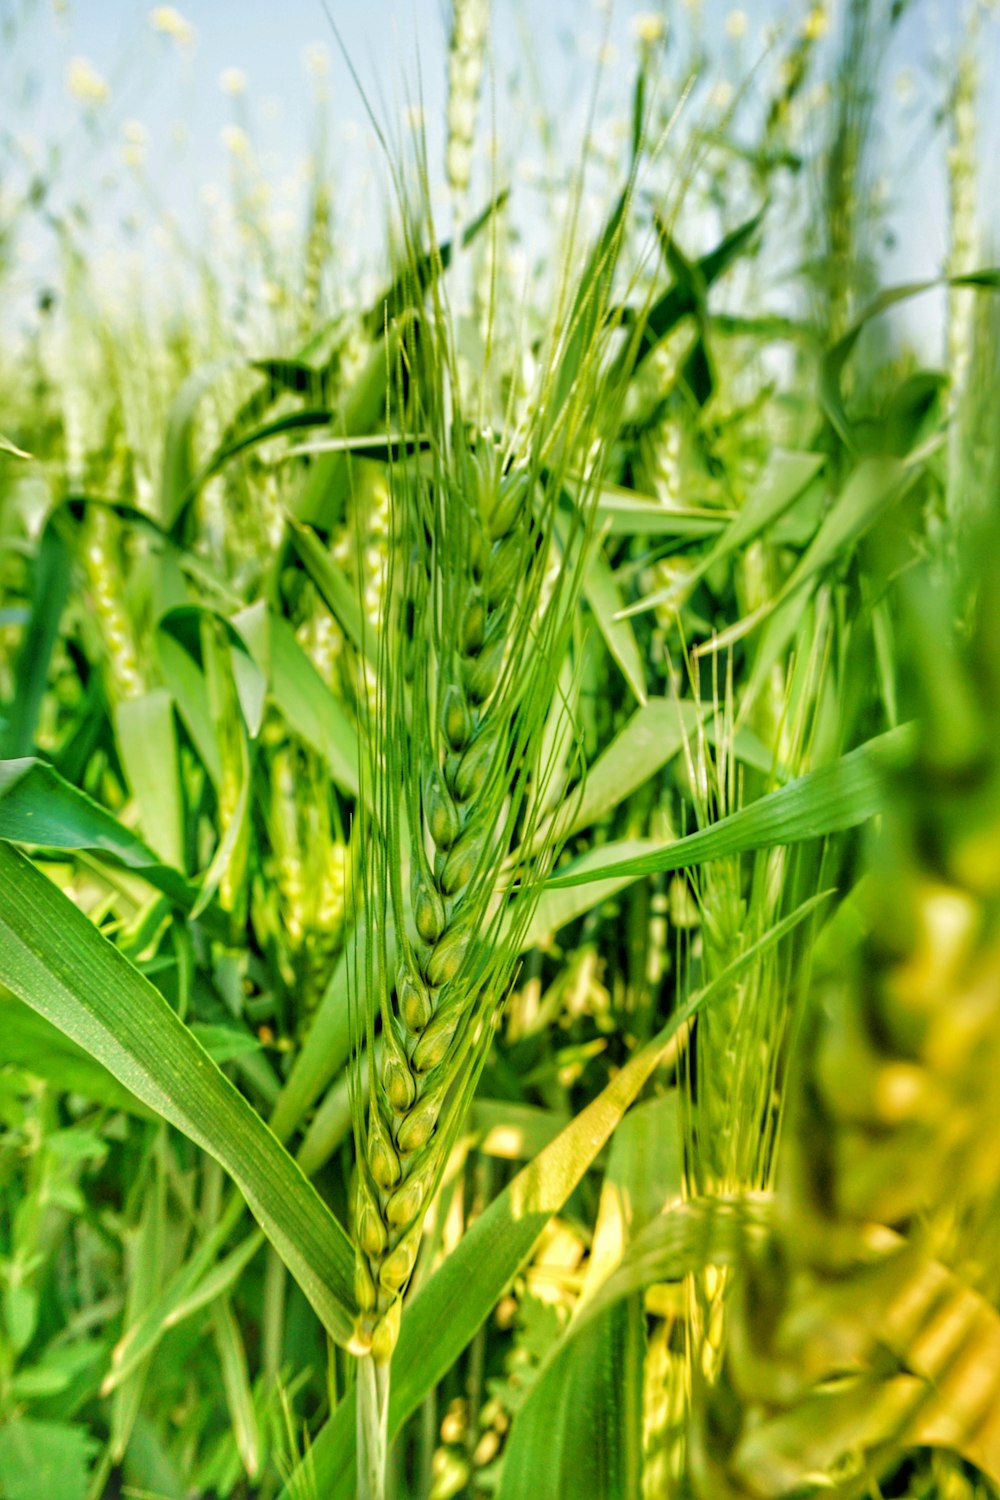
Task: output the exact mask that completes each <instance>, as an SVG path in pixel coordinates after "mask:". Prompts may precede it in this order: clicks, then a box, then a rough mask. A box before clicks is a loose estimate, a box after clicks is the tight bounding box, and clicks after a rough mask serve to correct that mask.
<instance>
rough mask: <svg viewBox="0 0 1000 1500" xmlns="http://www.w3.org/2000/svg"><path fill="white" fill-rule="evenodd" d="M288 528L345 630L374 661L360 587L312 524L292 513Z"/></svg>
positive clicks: (323, 595)
mask: <svg viewBox="0 0 1000 1500" xmlns="http://www.w3.org/2000/svg"><path fill="white" fill-rule="evenodd" d="M288 530H289V535H290V537H291V539H292V546H293V547H294V548H295V550H296V552H297V553H298V554H299V557H300V558H301V559H302V563H303V566H304V567H305V570H306V572H307V573H308V574H309V577H310V578H311V579H312V581H313V583H314V584H315V585H316V587H317V589H318V590H319V592H320V594H321V595H322V597H323V600H324V602H325V604H326V605H327V607H328V608H329V609H330V610H331V611H332V613H333V615H334V617H335V618H336V620H337V622H338V623H339V625H340V626H341V629H342V630H343V631H344V634H345V635H346V636H347V638H348V640H349V641H351V642H352V644H353V645H354V646H356V647H357V649H358V650H359V651H361V652H362V653H363V654H364V655H365V656H367V657H368V659H369V661H374V657H375V649H374V648H375V641H374V639H373V632H372V630H371V628H370V627H369V628H368V629H365V628H364V627H363V625H362V618H361V609H360V607H359V605H358V596H357V590H356V589H355V587H354V586H353V584H352V583H351V582H350V580H349V579H348V578H347V577H346V575H345V574H344V572H343V570H342V569H341V568H339V567H338V566H337V564H336V563H335V562H334V560H333V558H332V557H331V556H330V553H329V552H328V551H327V549H326V548H325V547H324V546H323V544H322V542H321V541H320V539H319V537H318V536H317V535H316V533H315V531H313V529H312V527H311V526H303V525H302V524H301V522H299V521H296V520H295V518H294V517H293V516H290V517H289V518H288Z"/></svg>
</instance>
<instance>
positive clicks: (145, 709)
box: [115, 688, 184, 870]
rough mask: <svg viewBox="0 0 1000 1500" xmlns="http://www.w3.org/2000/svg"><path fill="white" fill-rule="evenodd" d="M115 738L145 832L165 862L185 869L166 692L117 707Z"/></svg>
mask: <svg viewBox="0 0 1000 1500" xmlns="http://www.w3.org/2000/svg"><path fill="white" fill-rule="evenodd" d="M115 736H116V739H117V743H118V752H119V754H120V756H121V759H122V765H123V766H124V768H125V776H126V778H127V780H128V784H129V788H130V790H131V792H132V795H133V797H134V798H135V800H136V804H137V805H138V808H139V822H140V825H141V827H142V831H143V833H144V834H145V835H146V838H147V839H148V840H149V843H150V846H151V847H152V848H153V849H155V850H156V852H157V854H158V855H159V856H160V858H161V859H162V860H163V861H164V863H165V864H168V865H172V866H173V868H174V869H175V870H183V868H184V841H183V829H182V825H181V788H180V771H179V766H178V761H177V732H176V729H175V726H174V705H173V699H172V698H171V696H170V694H169V692H168V691H167V689H166V688H152V689H150V691H149V692H146V693H143V694H142V696H141V697H138V698H126V699H124V700H123V701H122V702H121V703H119V704H118V707H117V709H116V710H115Z"/></svg>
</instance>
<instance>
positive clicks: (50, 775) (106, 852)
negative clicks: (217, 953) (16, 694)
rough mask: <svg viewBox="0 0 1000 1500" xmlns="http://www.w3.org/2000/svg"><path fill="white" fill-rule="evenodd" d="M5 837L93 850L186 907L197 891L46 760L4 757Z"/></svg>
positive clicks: (1, 831)
mask: <svg viewBox="0 0 1000 1500" xmlns="http://www.w3.org/2000/svg"><path fill="white" fill-rule="evenodd" d="M0 839H9V840H10V841H11V842H12V843H16V844H31V845H36V846H39V847H41V848H45V849H88V850H91V851H92V852H93V853H95V854H100V855H102V856H104V857H106V858H109V859H112V860H115V861H116V862H117V863H119V864H122V865H124V866H125V867H126V868H127V869H129V870H134V871H135V872H136V874H137V875H141V876H142V878H143V880H147V881H148V882H149V884H150V885H152V886H155V887H156V889H157V890H159V891H162V892H163V894H164V895H165V896H168V897H169V898H170V900H171V901H172V902H173V903H174V905H176V906H177V907H179V908H180V909H181V910H182V911H190V909H191V907H192V905H193V903H194V900H195V894H196V893H195V890H194V888H193V887H192V886H190V885H189V884H188V882H187V881H186V880H185V879H184V877H183V875H180V874H178V872H177V871H176V870H172V869H168V868H167V866H166V865H164V864H161V862H160V860H159V859H158V858H157V856H156V855H155V854H154V853H153V851H152V849H150V848H148V847H147V846H146V845H145V844H144V843H143V841H142V840H141V839H140V838H139V837H138V835H136V834H134V833H132V832H131V831H130V830H129V829H128V828H126V827H125V826H124V825H123V824H122V823H119V821H118V819H117V818H115V817H113V816H112V814H111V813H109V812H107V811H106V810H105V809H104V808H103V807H101V806H100V805H99V804H98V803H96V802H94V801H92V800H91V798H90V797H88V796H87V795H86V793H85V792H80V791H77V789H76V787H73V786H70V784H69V782H68V781H65V780H64V779H63V777H61V776H60V775H59V773H58V771H55V770H53V768H52V767H51V766H48V765H46V764H45V762H44V761H40V760H33V759H31V758H27V759H24V760H7V761H0Z"/></svg>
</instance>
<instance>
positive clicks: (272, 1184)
mask: <svg viewBox="0 0 1000 1500" xmlns="http://www.w3.org/2000/svg"><path fill="white" fill-rule="evenodd" d="M0 982H2V983H4V984H5V985H6V986H7V987H8V988H9V989H10V990H12V991H13V993H14V994H15V995H18V996H19V997H20V998H21V999H22V1000H24V1001H25V1002H26V1003H27V1004H29V1005H30V1006H32V1007H33V1009H35V1010H37V1011H38V1012H39V1013H40V1014H41V1015H43V1016H45V1017H46V1019H47V1020H50V1021H52V1022H54V1023H55V1024H56V1025H58V1026H59V1027H60V1028H61V1029H62V1030H64V1031H66V1033H67V1034H68V1035H69V1036H71V1037H73V1039H74V1040H75V1041H78V1042H79V1043H80V1044H81V1045H82V1046H84V1047H86V1049H87V1050H88V1051H89V1052H90V1053H92V1055H93V1056H95V1057H96V1058H98V1060H99V1061H100V1062H102V1063H104V1065H105V1066H106V1067H107V1068H109V1070H110V1071H111V1072H112V1073H113V1074H114V1075H115V1077H116V1078H118V1079H119V1080H120V1081H121V1082H122V1083H124V1084H125V1085H126V1087H127V1088H129V1089H131V1090H132V1091H133V1093H135V1094H136V1095H137V1096H138V1097H139V1098H140V1099H142V1100H143V1101H144V1102H145V1103H146V1104H148V1105H150V1106H151V1108H153V1109H155V1110H156V1111H157V1113H158V1114H160V1115H162V1116H163V1118H164V1119H166V1120H169V1121H170V1123H171V1124H173V1125H175V1126H176V1127H177V1128H178V1129H179V1130H181V1131H183V1133H184V1134H185V1135H187V1136H189V1137H190V1138H191V1140H193V1141H194V1142H195V1143H196V1144H197V1145H199V1146H201V1147H202V1148H203V1149H204V1150H205V1151H207V1152H208V1153H209V1154H210V1155H212V1156H214V1157H215V1158H216V1160H217V1161H219V1162H220V1163H221V1165H222V1166H223V1167H224V1168H225V1169H226V1170H227V1171H228V1172H229V1174H230V1176H231V1177H232V1178H233V1180H234V1182H236V1184H237V1186H238V1187H239V1188H240V1191H241V1192H242V1193H243V1195H244V1196H245V1198H246V1200H247V1202H248V1203H249V1205H250V1207H251V1209H252V1210H253V1212H254V1214H255V1216H256V1217H257V1219H258V1220H259V1222H260V1223H261V1225H262V1227H263V1228H264V1230H265V1231H266V1233H267V1234H268V1236H269V1238H270V1239H271V1240H272V1242H273V1244H274V1246H275V1248H276V1249H277V1250H278V1253H279V1254H280V1255H281V1257H282V1259H283V1260H284V1261H285V1264H286V1265H287V1266H288V1268H289V1270H290V1271H291V1272H292V1274H293V1275H294V1276H295V1277H296V1279H297V1280H298V1282H299V1284H300V1286H301V1287H302V1289H303V1291H304V1292H305V1294H306V1296H307V1297H308V1298H309V1300H310V1302H311V1303H312V1304H313V1307H314V1308H315V1310H316V1312H317V1314H318V1316H319V1317H320V1319H321V1320H322V1322H323V1324H324V1325H325V1327H326V1328H327V1329H328V1331H329V1333H330V1335H331V1336H332V1337H333V1338H335V1339H337V1340H338V1341H339V1342H342V1343H346V1342H348V1341H349V1340H350V1337H351V1333H352V1319H353V1315H354V1294H353V1278H354V1253H353V1250H352V1248H351V1244H350V1241H349V1240H348V1238H347V1236H346V1235H345V1233H344V1231H343V1230H342V1229H341V1227H340V1225H339V1224H338V1222H337V1220H336V1219H335V1218H334V1216H333V1215H332V1214H331V1213H330V1211H329V1209H327V1208H326V1206H325V1205H324V1204H323V1202H322V1200H321V1199H320V1198H319V1196H318V1195H317V1193H316V1191H315V1189H314V1188H312V1187H311V1186H310V1184H309V1182H308V1181H307V1179H306V1178H305V1177H304V1176H303V1174H302V1172H301V1171H300V1169H299V1168H298V1167H297V1166H296V1165H295V1163H294V1162H293V1161H292V1159H291V1157H289V1156H288V1154H287V1152H285V1151H284V1149H283V1148H282V1147H281V1145H280V1144H279V1142H278V1141H277V1140H276V1138H275V1137H274V1135H273V1134H272V1132H271V1131H270V1130H269V1129H268V1127H267V1126H266V1125H265V1124H264V1122H263V1120H261V1118H260V1116H259V1115H258V1114H257V1113H256V1112H255V1111H254V1110H253V1109H252V1108H251V1107H250V1105H249V1104H248V1103H247V1102H246V1100H245V1099H244V1098H243V1096H242V1095H241V1094H240V1093H239V1092H238V1091H237V1090H236V1089H235V1088H234V1087H233V1085H232V1084H231V1083H230V1082H229V1080H228V1079H227V1078H226V1077H225V1075H224V1074H223V1073H221V1072H220V1071H219V1068H218V1067H217V1066H216V1064H215V1063H213V1062H212V1060H211V1058H210V1057H209V1056H208V1054H207V1053H206V1052H205V1050H204V1048H203V1047H201V1046H200V1045H199V1043H198V1042H197V1041H196V1040H195V1038H194V1037H193V1036H192V1035H191V1033H190V1031H189V1030H188V1029H187V1027H186V1026H185V1025H184V1023H183V1022H182V1021H181V1020H180V1019H179V1018H178V1017H177V1016H176V1015H175V1014H174V1012H173V1011H172V1010H171V1009H170V1007H169V1005H168V1004H167V1002H166V1001H165V1000H164V999H163V996H162V995H161V994H160V993H159V991H158V990H156V989H154V988H153V986H152V985H151V984H150V983H149V981H148V980H146V979H144V978H143V976H142V975H141V974H140V973H139V972H138V971H137V970H136V969H134V968H133V967H132V966H131V964H129V962H128V960H127V959H126V958H125V957H124V956H123V955H122V954H121V953H120V952H119V951H118V950H117V949H116V948H115V947H114V946H113V945H112V944H111V943H109V942H108V941H107V939H106V938H104V937H102V935H101V934H100V933H99V932H98V931H97V929H96V928H95V927H94V926H93V924H92V923H91V922H89V921H88V919H87V918H86V917H85V916H84V915H83V914H82V912H80V911H78V910H77V908H76V907H75V906H74V905H73V903H72V902H71V901H70V900H68V898H67V897H65V896H64V895H62V893H61V892H60V891H58V890H56V888H55V887H54V886H53V885H52V883H51V882H50V881H48V880H46V878H45V876H44V875H42V874H41V873H40V872H39V871H38V870H36V869H35V868H34V866H33V865H32V864H31V863H30V861H29V860H27V859H25V858H24V856H23V855H20V854H18V853H16V852H15V851H14V850H13V849H12V848H11V847H10V846H9V845H7V844H0Z"/></svg>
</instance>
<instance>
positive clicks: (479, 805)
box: [353, 208, 624, 1361]
mask: <svg viewBox="0 0 1000 1500" xmlns="http://www.w3.org/2000/svg"><path fill="white" fill-rule="evenodd" d="M623 218H624V215H623V211H622V209H621V208H620V209H619V210H618V211H617V212H616V215H615V216H614V218H613V220H612V228H611V230H610V231H609V232H606V234H605V237H604V239H603V240H602V242H601V244H600V245H599V246H598V250H597V252H596V253H595V256H594V257H592V258H591V260H590V262H589V263H588V266H587V269H586V271H585V273H584V279H583V282H582V283H581V284H580V287H579V288H578V289H577V292H576V296H575V298H574V299H572V300H570V299H567V301H566V308H567V316H566V319H565V323H564V325H563V326H562V327H561V328H558V329H557V330H556V331H555V333H554V335H553V337H552V339H551V343H550V347H549V349H548V351H547V353H546V354H545V355H544V357H543V361H542V377H541V380H540V388H539V391H538V393H537V397H536V400H535V402H534V403H533V406H532V409H533V411H534V412H535V415H534V416H533V417H531V418H530V419H528V421H527V424H525V422H524V421H523V420H522V423H521V425H520V426H519V427H515V426H514V424H513V422H512V421H511V420H509V419H508V416H507V414H504V413H502V412H497V413H492V415H488V416H487V418H486V419H484V418H483V417H482V416H481V417H480V420H479V421H478V422H476V423H475V424H473V423H470V422H467V421H466V420H465V417H464V415H463V411H462V397H461V394H460V391H459V384H458V378H457V373H456V372H457V362H456V359H455V355H454V349H453V345H452V342H451V338H450V333H449V320H448V313H447V309H446V307H445V306H444V304H443V301H442V300H441V298H440V296H439V295H438V294H437V293H436V292H435V293H433V294H432V295H431V296H429V297H427V298H421V300H420V310H419V312H417V313H416V314H415V315H414V316H412V317H410V318H409V319H408V321H407V322H406V324H405V326H404V327H402V328H400V329H390V330H389V333H388V335H387V348H388V349H389V350H390V351H394V352H393V353H391V354H390V357H395V358H396V360H397V368H396V372H395V373H396V377H397V378H396V401H395V409H394V411H393V413H392V415H393V416H394V418H395V419H396V420H397V421H398V422H399V423H401V424H403V425H404V426H405V436H406V438H407V439H408V440H409V441H408V444H407V446H408V447H409V448H411V449H412V451H411V452H410V453H409V455H408V456H397V458H396V459H395V460H394V462H393V465H392V470H391V485H390V489H391V532H390V538H389V549H388V550H389V572H388V577H387V582H386V589H385V595H384V600H383V608H382V613H381V618H380V622H379V629H378V639H377V643H376V646H375V655H376V657H377V673H376V690H375V692H374V695H373V707H372V711H371V714H370V717H369V722H368V724H367V736H366V738H367V755H366V761H365V767H364V773H365V774H364V780H365V789H364V790H365V801H366V803H367V811H366V814H365V828H364V836H363V837H362V839H361V841H360V846H361V850H362V857H361V869H360V884H361V885H362V886H363V896H364V906H365V914H364V921H365V924H366V940H365V944H364V954H363V960H362V961H361V962H359V965H358V971H357V973H356V975H355V984H354V995H353V1000H354V1012H355V1014H354V1035H355V1069H354V1095H353V1102H354V1124H355V1136H356V1146H357V1163H358V1180H357V1199H356V1214H355V1225H356V1243H357V1248H358V1259H357V1297H358V1302H359V1305H360V1308H361V1309H362V1313H361V1318H360V1322H359V1330H358V1345H359V1348H361V1349H370V1350H371V1352H372V1354H373V1356H374V1357H375V1359H376V1360H377V1361H385V1360H386V1359H387V1358H388V1357H389V1355H390V1354H391V1352H392V1348H393V1346H394V1343H395V1340H396V1336H397V1332H398V1327H399V1318H400V1305H401V1298H402V1295H403V1293H404V1292H405V1290H406V1287H407V1284H408V1282H409V1280H410V1277H411V1274H412V1272H413V1269H414V1264H415V1260H416V1256H417V1249H418V1244H419V1240H420V1235H421V1226H422V1222H423V1218H424V1215H425V1212H426V1209H427V1207H428V1204H429V1203H430V1200H431V1198H432V1196H433V1194H434V1191H435V1188H436V1185H437V1183H438V1180H439V1179H440V1176H441V1173H442V1170H443V1168H444V1166H445V1162H446V1159H447V1155H448V1151H449V1149H450V1147H451V1145H452V1143H453V1141H454V1139H455V1136H456V1133H457V1131H458V1129H459V1127H460V1124H461V1121H462V1118H463V1116H464V1113H465V1111H466V1108H467V1106H468V1103H469V1100H470V1098H471V1095H472V1092H473V1090H474V1088H475V1085H476V1080H477V1077H478V1075H479V1071H480V1069H481V1067H482V1064H483V1062H484V1059H485V1056H486V1052H487V1049H488V1046H489V1041H490V1036H491V1033H492V1029H493V1026H494V1025H495V1023H496V1021H497V1019H498V1017H499V1013H500V1010H501V1007H502V1005H503V1003H504V1000H505V998H506V995H507V993H508V991H509V988H510V985H511V982H512V979H513V976H514V972H515V968H516V964H517V959H518V954H519V951H520V946H521V939H522V936H523V933H524V930H525V926H526V923H527V921H528V918H529V916H530V914H531V911H532V909H533V904H534V900H535V898H536V897H537V894H538V891H539V886H540V882H541V880H542V879H543V878H544V875H545V873H546V871H547V870H548V869H549V868H550V867H551V864H552V861H553V859H554V857H555V854H556V852H557V850H556V846H555V844H554V842H553V839H552V836H551V835H549V836H548V837H546V836H545V835H544V833H542V832H541V831H540V828H539V825H540V822H541V811H540V810H541V808H542V806H543V803H544V790H545V786H546V784H547V782H548V780H549V777H550V776H551V774H552V772H553V770H554V767H553V765H552V764H550V763H548V762H547V759H546V755H545V752H544V748H543V747H544V746H545V745H551V744H552V743H553V740H554V739H555V740H559V738H560V737H559V736H555V737H553V736H552V735H551V733H549V730H550V729H551V724H552V720H553V718H554V717H555V718H558V716H559V715H560V714H561V713H562V712H563V707H562V704H561V700H560V699H559V696H558V693H557V683H558V680H559V674H560V670H561V667H562V665H563V663H564V661H565V660H566V655H567V651H568V650H569V649H570V645H571V634H572V630H571V626H572V606H573V603H574V601H575V599H576V597H577V594H578V591H579V579H580V571H581V561H582V559H583V557H584V556H585V554H586V550H587V547H588V545H589V544H590V543H591V541H592V539H593V532H594V514H595V512H594V503H593V502H594V497H595V493H596V484H597V474H598V473H599V470H600V463H599V462H597V463H595V462H594V461H593V454H594V444H595V438H596V437H597V436H598V434H597V425H596V424H597V414H598V413H599V411H600V410H601V401H600V400H599V399H598V398H599V395H600V392H601V385H602V372H603V371H604V370H605V369H606V367H607V364H606V361H605V360H604V358H603V355H604V352H605V350H606V349H607V345H608V342H609V340H610V339H612V338H613V337H614V334H613V319H612V318H611V317H610V314H609V311H608V291H609V287H610V268H611V266H612V265H613V262H614V259H615V257H616V256H617V252H618V242H619V238H620V230H621V225H622V222H623ZM417 296H419V290H418V293H417ZM414 300H415V301H416V300H417V297H416V296H415V299H414ZM487 388H488V377H487V374H486V372H483V379H482V386H481V389H480V390H479V392H478V393H477V394H476V401H477V404H478V406H479V409H480V412H481V413H482V411H483V408H484V405H485V398H484V396H483V391H484V390H485V389H487ZM585 456H586V457H587V459H588V467H587V474H588V478H587V479H585V480H584V479H579V480H578V479H577V477H576V476H577V470H578V468H580V469H582V467H583V463H584V457H585ZM550 822H551V820H550ZM536 834H539V837H536ZM527 851H531V852H530V853H528V852H527Z"/></svg>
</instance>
